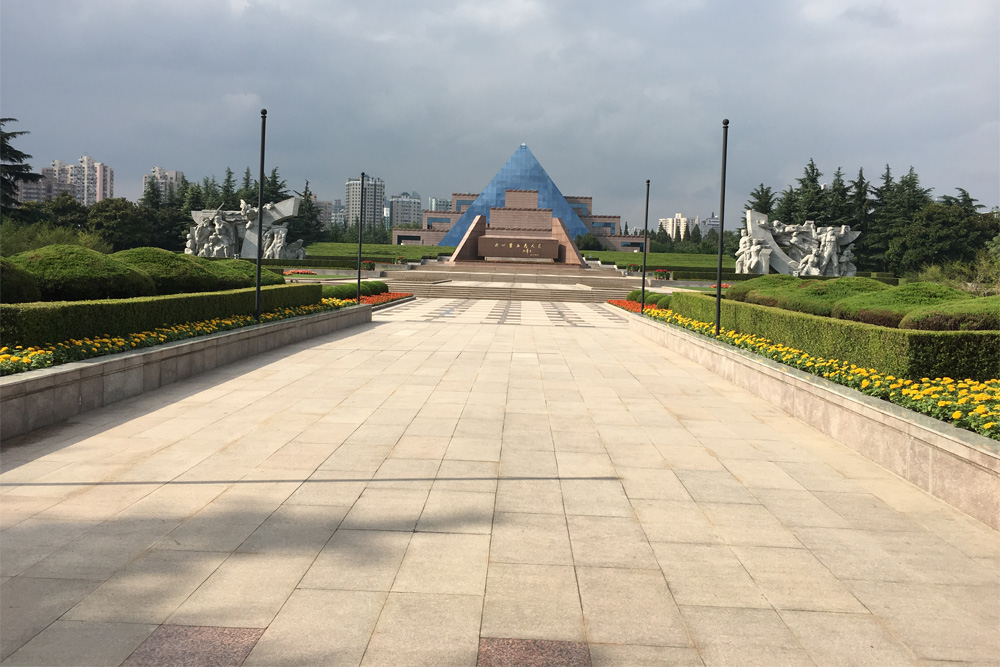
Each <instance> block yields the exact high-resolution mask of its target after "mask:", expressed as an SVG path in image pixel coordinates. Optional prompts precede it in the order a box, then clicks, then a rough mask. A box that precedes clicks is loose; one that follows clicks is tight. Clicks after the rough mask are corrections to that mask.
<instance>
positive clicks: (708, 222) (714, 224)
mask: <svg viewBox="0 0 1000 667" xmlns="http://www.w3.org/2000/svg"><path fill="white" fill-rule="evenodd" d="M710 229H714V230H715V233H716V234H718V233H719V217H718V216H717V215H715V211H712V215H710V216H708V217H707V218H705V219H704V220H702V221H701V222H700V223H698V231H700V232H701V238H705V234H708V231H709V230H710Z"/></svg>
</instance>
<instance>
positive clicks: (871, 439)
mask: <svg viewBox="0 0 1000 667" xmlns="http://www.w3.org/2000/svg"><path fill="white" fill-rule="evenodd" d="M606 307H607V308H614V306H606ZM614 312H615V313H617V314H619V315H626V316H627V317H628V321H629V329H631V330H633V331H635V332H636V333H639V334H640V335H642V336H643V337H645V338H648V339H650V340H652V341H654V342H656V343H659V344H660V345H663V346H664V347H666V348H667V349H669V350H671V351H673V352H678V353H680V354H682V355H684V356H685V357H687V358H689V359H691V360H693V361H696V362H698V363H699V364H701V365H702V366H705V367H706V368H708V369H709V370H711V371H713V372H715V373H718V374H719V375H721V376H722V377H724V378H725V379H727V380H729V381H730V382H732V383H733V384H736V385H737V386H740V387H742V388H744V389H746V390H748V391H750V392H752V393H753V394H755V395H757V396H759V397H761V398H763V399H765V400H766V401H768V402H769V403H771V404H773V405H774V406H775V407H777V408H779V409H780V410H782V411H784V412H786V413H788V414H789V415H791V416H793V417H795V418H796V419H799V420H800V421H803V422H805V423H806V424H808V425H810V426H812V427H813V428H815V429H817V430H818V431H820V432H822V433H825V434H826V435H828V436H830V437H832V438H834V439H835V440H837V441H838V442H841V443H842V444H844V445H846V446H848V447H850V448H851V449H853V450H854V451H856V452H858V453H859V454H862V455H863V456H865V457H867V458H869V459H871V460H872V461H874V462H875V463H878V464H879V465H881V466H882V467H884V468H885V469H886V470H889V471H890V472H893V473H895V474H897V475H899V476H900V477H902V478H903V479H905V480H907V481H909V482H911V483H912V484H914V485H916V486H918V487H920V488H921V489H923V490H924V491H927V492H928V493H930V494H931V495H933V496H935V497H936V498H940V499H941V500H943V501H944V502H946V503H948V504H949V505H951V506H953V507H955V508H957V509H959V510H961V511H963V512H965V513H966V514H968V515H969V516H972V517H974V518H976V519H978V520H979V521H982V522H983V523H985V524H987V525H988V526H991V527H993V528H997V529H1000V443H998V442H997V441H995V440H991V439H989V438H986V437H983V436H981V435H979V434H978V433H973V432H972V431H967V430H965V429H960V428H957V427H955V426H951V425H950V424H946V423H944V422H942V421H939V420H937V419H932V418H930V417H926V416H924V415H921V414H918V413H915V412H913V411H912V410H907V409H906V408H903V407H900V406H898V405H893V404H891V403H888V402H886V401H882V400H879V399H876V398H873V397H871V396H866V395H865V394H862V393H861V392H858V391H855V390H853V389H851V388H849V387H844V386H841V385H838V384H835V383H833V382H830V381H829V380H826V379H824V378H821V377H817V376H815V375H810V374H809V373H805V372H803V371H800V370H798V369H796V368H791V367H789V366H785V365H783V364H779V363H777V362H775V361H771V360H770V359H766V358H764V357H760V356H758V355H755V354H752V353H750V352H747V351H745V350H741V349H739V348H735V347H732V346H731V345H726V344H724V343H719V342H717V341H715V340H713V339H711V338H707V337H705V336H701V335H699V334H695V333H691V332H689V331H686V330H684V329H681V328H679V327H674V326H671V325H668V324H665V323H662V322H656V321H654V320H651V319H649V318H646V317H641V316H639V315H635V314H632V313H626V312H625V311H623V310H621V309H620V308H614Z"/></svg>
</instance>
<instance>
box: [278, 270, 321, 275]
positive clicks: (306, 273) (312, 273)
mask: <svg viewBox="0 0 1000 667" xmlns="http://www.w3.org/2000/svg"><path fill="white" fill-rule="evenodd" d="M285 275H286V276H315V275H316V272H315V271H309V270H308V269H292V270H290V271H285Z"/></svg>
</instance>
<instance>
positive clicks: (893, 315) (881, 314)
mask: <svg viewBox="0 0 1000 667" xmlns="http://www.w3.org/2000/svg"><path fill="white" fill-rule="evenodd" d="M969 299H975V297H974V296H972V295H971V294H967V293H965V292H963V291H961V290H957V289H955V288H954V287H948V286H947V285H938V284H937V283H906V284H905V285H900V286H899V287H896V288H895V289H892V290H885V291H882V292H871V293H868V294H859V295H857V296H852V297H848V298H846V299H842V300H840V301H838V302H837V303H835V304H834V305H833V313H832V314H833V316H834V317H839V318H842V319H845V320H856V321H858V322H867V323H869V324H880V325H882V326H884V327H898V326H899V323H900V322H901V321H902V320H903V318H904V317H906V316H907V315H908V314H909V313H910V312H911V311H913V310H917V309H919V308H925V307H928V306H941V305H944V304H945V303H948V302H950V301H966V300H969Z"/></svg>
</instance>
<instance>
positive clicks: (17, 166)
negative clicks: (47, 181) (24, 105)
mask: <svg viewBox="0 0 1000 667" xmlns="http://www.w3.org/2000/svg"><path fill="white" fill-rule="evenodd" d="M16 122H17V119H16V118H0V211H2V212H3V213H9V212H10V211H12V210H14V209H15V208H17V184H18V183H21V182H33V181H37V180H38V179H40V178H41V177H42V175H41V174H35V173H32V171H31V165H30V164H28V160H30V159H31V156H30V155H28V154H27V153H24V152H22V151H19V150H17V149H16V148H14V147H13V146H12V145H11V143H10V141H11V139H15V138H17V137H20V136H21V135H24V134H28V132H26V131H21V132H5V131H4V130H3V126H4V125H6V124H7V123H16Z"/></svg>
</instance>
